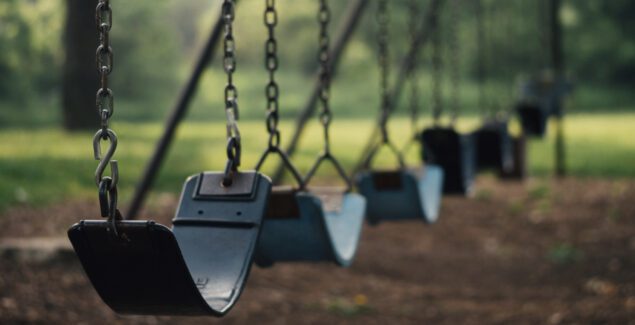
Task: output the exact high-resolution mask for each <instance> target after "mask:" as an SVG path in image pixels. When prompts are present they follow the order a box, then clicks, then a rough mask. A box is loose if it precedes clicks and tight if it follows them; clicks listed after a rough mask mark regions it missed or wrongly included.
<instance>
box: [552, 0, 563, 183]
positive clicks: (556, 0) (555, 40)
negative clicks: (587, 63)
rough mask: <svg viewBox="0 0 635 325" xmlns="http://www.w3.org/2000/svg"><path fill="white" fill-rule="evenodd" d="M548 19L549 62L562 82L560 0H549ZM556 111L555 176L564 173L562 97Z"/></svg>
mask: <svg viewBox="0 0 635 325" xmlns="http://www.w3.org/2000/svg"><path fill="white" fill-rule="evenodd" d="M550 3H551V10H550V20H551V24H550V25H551V60H552V62H551V64H552V68H553V71H554V75H555V80H556V82H557V83H560V82H562V81H561V80H562V78H564V55H563V51H562V25H561V23H560V5H561V0H551V1H550ZM556 100H557V101H558V103H557V105H558V111H557V112H556V116H555V120H554V122H555V124H556V134H555V155H554V158H555V161H554V164H555V169H556V176H558V177H564V176H565V175H566V166H565V139H564V122H563V116H564V110H563V107H562V105H563V103H562V98H560V96H558V98H557V99H556Z"/></svg>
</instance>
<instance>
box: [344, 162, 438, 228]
mask: <svg viewBox="0 0 635 325" xmlns="http://www.w3.org/2000/svg"><path fill="white" fill-rule="evenodd" d="M356 181H357V188H359V191H360V193H361V194H362V195H363V196H364V197H366V199H367V201H368V207H367V209H366V218H367V221H368V222H369V223H370V224H372V225H375V224H378V223H380V222H382V221H395V220H409V219H419V220H423V221H424V222H425V223H434V222H435V221H436V220H437V219H438V217H439V209H440V207H441V193H442V192H443V169H442V168H441V167H440V166H437V165H426V166H425V168H424V169H422V170H417V171H412V170H396V171H364V172H361V173H360V174H358V175H357V180H356Z"/></svg>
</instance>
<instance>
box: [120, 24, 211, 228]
mask: <svg viewBox="0 0 635 325" xmlns="http://www.w3.org/2000/svg"><path fill="white" fill-rule="evenodd" d="M222 22H223V21H222V19H221V17H220V15H219V17H218V19H217V20H216V22H215V23H214V25H213V27H212V31H211V33H210V35H209V38H208V40H207V43H206V44H205V46H204V47H203V49H202V51H201V53H200V54H199V57H198V60H197V62H196V64H195V65H194V69H193V71H192V74H191V76H190V79H189V80H188V82H187V83H186V84H185V87H184V88H183V89H182V90H181V94H180V96H179V98H178V100H177V102H176V105H175V106H174V108H173V109H172V112H171V113H170V116H169V117H168V119H167V120H166V122H165V127H164V131H163V134H162V135H161V138H160V139H159V141H158V142H157V144H156V146H155V149H154V153H153V154H152V158H150V160H149V161H148V164H147V165H146V168H145V171H144V173H143V177H142V178H141V180H140V181H139V183H138V184H137V188H136V190H135V193H134V197H133V199H132V202H131V203H130V207H129V209H128V213H127V214H126V215H127V218H128V219H135V218H136V217H137V214H138V213H139V210H140V209H141V207H142V206H143V203H144V201H145V198H146V195H147V193H148V191H149V190H150V188H151V187H152V185H153V183H154V180H155V178H156V176H157V174H158V172H159V169H160V168H161V164H162V163H163V160H164V158H165V156H166V154H167V151H168V149H169V147H170V144H171V143H172V139H173V138H174V134H175V133H176V129H177V127H178V125H179V124H180V123H181V121H182V120H183V118H184V117H185V114H186V113H187V110H188V108H189V106H190V102H191V101H192V98H193V97H194V94H195V93H196V89H197V86H198V83H199V80H200V78H201V75H202V74H203V72H204V71H205V68H206V67H207V66H208V64H209V63H210V61H211V60H212V56H213V54H214V50H215V48H216V45H217V44H218V42H219V40H220V36H221V34H222V31H223V23H222Z"/></svg>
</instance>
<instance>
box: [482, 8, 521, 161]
mask: <svg viewBox="0 0 635 325" xmlns="http://www.w3.org/2000/svg"><path fill="white" fill-rule="evenodd" d="M475 16H476V32H477V37H476V39H477V52H478V79H479V83H478V93H479V106H480V108H481V110H482V115H483V117H484V123H483V125H482V126H481V127H479V128H478V129H477V130H476V131H474V134H473V136H474V144H475V146H476V166H477V169H478V170H486V169H495V170H497V171H499V173H504V172H507V171H509V170H511V168H512V167H513V163H514V161H513V155H512V138H511V136H510V134H509V131H508V129H507V119H506V118H501V117H500V116H505V114H504V113H505V112H496V111H495V110H494V108H493V107H492V102H491V98H490V101H489V103H486V100H485V97H486V93H485V87H486V83H487V78H486V70H487V67H486V66H487V62H486V59H487V57H486V46H487V40H486V37H485V36H486V33H485V26H484V23H485V22H486V21H487V19H484V18H483V7H482V3H481V2H480V1H477V2H476V15H475ZM489 95H490V96H488V97H491V93H490V94H489ZM488 106H489V108H488ZM498 113H501V114H498Z"/></svg>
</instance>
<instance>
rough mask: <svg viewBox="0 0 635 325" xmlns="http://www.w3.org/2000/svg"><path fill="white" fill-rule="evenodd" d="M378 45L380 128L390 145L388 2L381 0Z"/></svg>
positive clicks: (378, 13)
mask: <svg viewBox="0 0 635 325" xmlns="http://www.w3.org/2000/svg"><path fill="white" fill-rule="evenodd" d="M376 19H377V25H378V33H377V45H378V50H379V51H378V60H379V68H380V70H381V71H380V80H379V86H380V93H381V100H382V101H381V118H380V127H381V135H382V142H383V143H388V141H389V140H388V125H387V124H388V117H389V114H390V94H389V93H388V75H389V73H390V71H389V62H388V60H389V58H388V37H389V35H388V23H389V21H388V20H389V17H388V2H387V0H379V2H378V7H377V16H376Z"/></svg>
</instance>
